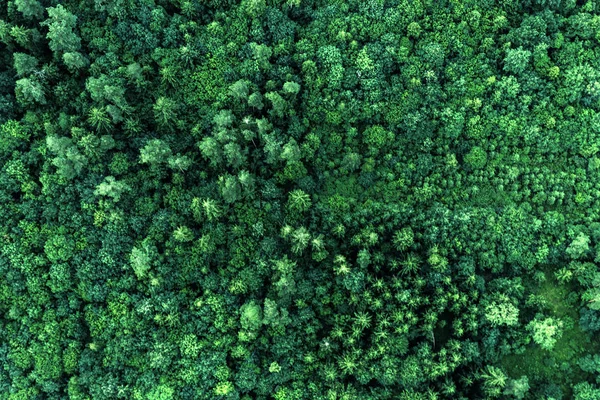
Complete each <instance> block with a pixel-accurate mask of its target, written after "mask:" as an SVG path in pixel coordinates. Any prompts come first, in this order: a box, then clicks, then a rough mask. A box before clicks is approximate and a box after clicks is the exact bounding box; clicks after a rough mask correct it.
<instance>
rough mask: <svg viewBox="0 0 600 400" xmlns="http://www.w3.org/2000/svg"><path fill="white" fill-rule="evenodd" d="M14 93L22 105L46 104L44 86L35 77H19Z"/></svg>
mask: <svg viewBox="0 0 600 400" xmlns="http://www.w3.org/2000/svg"><path fill="white" fill-rule="evenodd" d="M15 93H16V95H17V99H18V100H19V102H20V103H22V104H23V105H29V104H35V103H39V104H46V96H45V93H44V88H43V87H42V85H41V84H40V83H39V82H38V81H36V80H35V79H30V78H21V79H19V80H18V81H17V82H16V86H15Z"/></svg>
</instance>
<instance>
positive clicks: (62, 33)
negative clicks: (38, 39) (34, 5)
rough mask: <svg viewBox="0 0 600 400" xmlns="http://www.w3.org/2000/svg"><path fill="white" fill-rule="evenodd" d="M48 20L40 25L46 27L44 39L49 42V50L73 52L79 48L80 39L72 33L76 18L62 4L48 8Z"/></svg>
mask: <svg viewBox="0 0 600 400" xmlns="http://www.w3.org/2000/svg"><path fill="white" fill-rule="evenodd" d="M46 10H47V11H48V16H49V18H48V19H47V20H45V21H44V22H42V23H41V24H42V25H44V26H47V27H48V34H47V35H46V37H47V38H48V39H49V40H50V41H49V43H48V44H49V46H50V49H51V50H52V51H53V52H55V53H58V52H75V51H77V50H79V49H80V48H81V38H80V37H79V36H77V35H76V34H75V32H73V30H74V29H75V25H76V23H77V17H76V16H75V15H73V14H72V13H70V12H69V11H68V10H67V9H66V8H64V7H63V5H62V4H59V5H57V6H56V7H49V8H47V9H46Z"/></svg>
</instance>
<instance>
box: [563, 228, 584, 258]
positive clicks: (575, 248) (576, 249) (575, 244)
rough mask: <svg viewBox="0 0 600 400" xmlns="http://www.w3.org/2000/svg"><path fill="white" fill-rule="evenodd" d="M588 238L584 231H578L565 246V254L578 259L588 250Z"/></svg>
mask: <svg viewBox="0 0 600 400" xmlns="http://www.w3.org/2000/svg"><path fill="white" fill-rule="evenodd" d="M589 243H590V238H589V236H587V235H585V234H584V233H581V232H580V233H579V234H578V235H577V237H576V238H575V239H573V241H572V242H571V244H570V245H569V247H567V251H566V252H567V254H568V255H569V256H570V257H571V258H572V259H573V260H578V259H579V258H581V257H583V256H584V255H585V254H586V253H588V252H589V250H590V246H589Z"/></svg>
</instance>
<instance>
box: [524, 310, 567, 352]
mask: <svg viewBox="0 0 600 400" xmlns="http://www.w3.org/2000/svg"><path fill="white" fill-rule="evenodd" d="M563 327H564V323H563V322H562V321H561V320H560V319H557V318H553V317H547V318H543V317H542V316H540V315H536V317H535V319H534V320H532V321H531V322H529V323H528V324H527V330H529V331H530V332H531V333H532V336H533V341H534V342H535V343H537V344H539V345H540V347H541V348H542V349H544V350H552V348H553V347H554V344H555V343H556V341H557V340H558V339H560V338H561V337H562V333H563Z"/></svg>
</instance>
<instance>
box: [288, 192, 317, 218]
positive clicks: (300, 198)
mask: <svg viewBox="0 0 600 400" xmlns="http://www.w3.org/2000/svg"><path fill="white" fill-rule="evenodd" d="M311 204H312V201H311V200H310V196H309V195H308V194H306V193H304V191H302V190H300V189H296V190H293V191H292V192H290V194H289V195H288V203H287V206H288V208H289V209H290V210H291V211H294V212H299V213H303V212H305V211H307V210H308V209H309V208H310V206H311Z"/></svg>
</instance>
